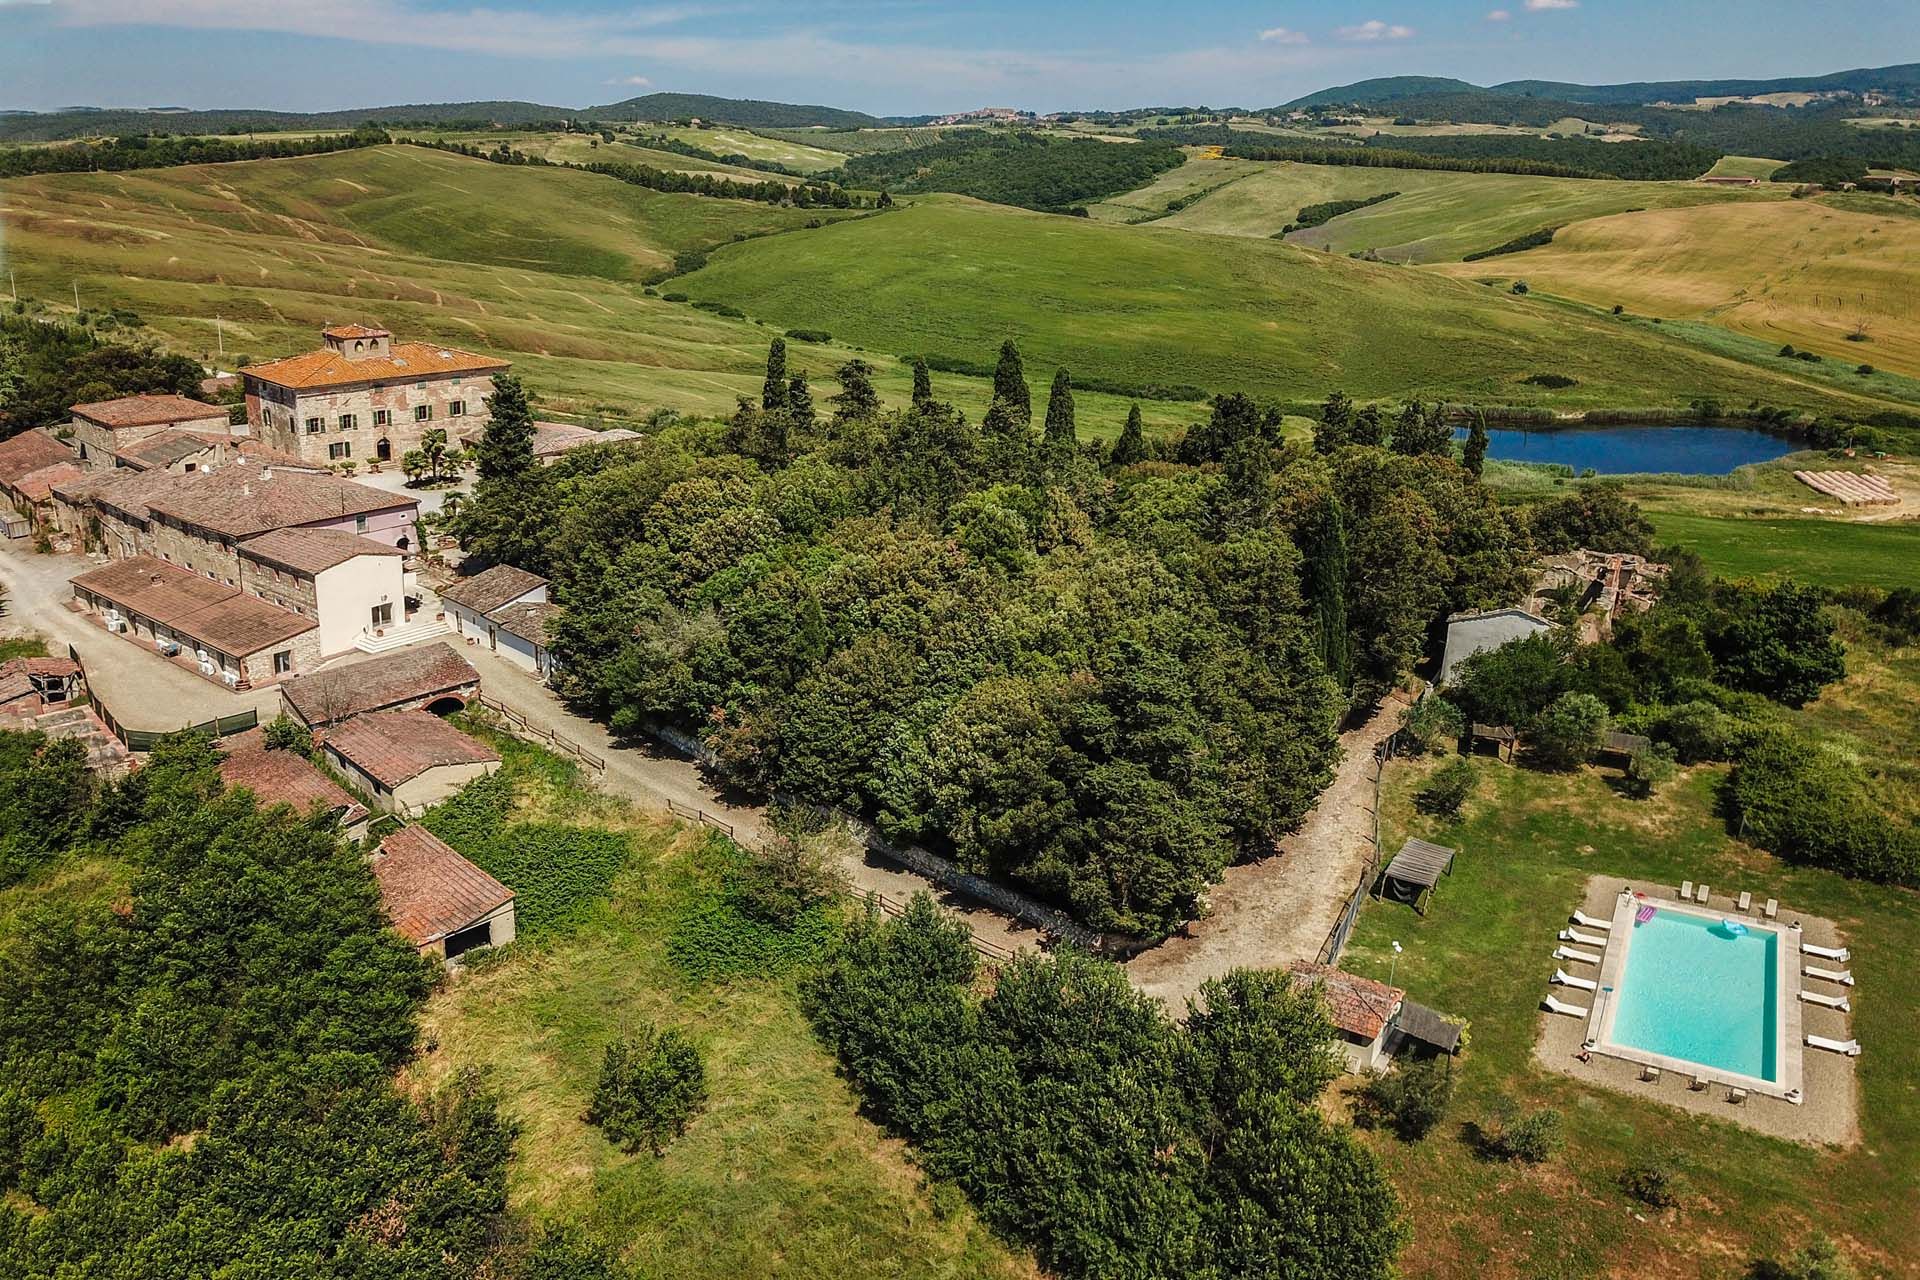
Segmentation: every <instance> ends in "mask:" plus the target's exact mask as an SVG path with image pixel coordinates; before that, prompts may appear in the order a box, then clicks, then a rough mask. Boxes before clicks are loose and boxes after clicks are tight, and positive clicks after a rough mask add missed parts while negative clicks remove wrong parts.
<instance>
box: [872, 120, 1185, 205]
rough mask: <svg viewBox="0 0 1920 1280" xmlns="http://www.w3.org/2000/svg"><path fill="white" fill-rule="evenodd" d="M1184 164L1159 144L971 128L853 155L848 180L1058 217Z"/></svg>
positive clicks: (1176, 151)
mask: <svg viewBox="0 0 1920 1280" xmlns="http://www.w3.org/2000/svg"><path fill="white" fill-rule="evenodd" d="M1184 163H1186V155H1185V154H1184V153H1183V152H1181V151H1180V150H1179V149H1178V148H1177V147H1171V146H1167V145H1164V144H1159V145H1150V144H1145V143H1143V144H1141V145H1138V146H1118V145H1115V144H1113V143H1110V142H1100V141H1096V140H1093V139H1084V138H1083V139H1074V140H1071V141H1061V140H1058V139H1053V138H1048V137H1045V136H1042V135H1040V134H1036V133H1032V132H1027V131H1020V130H1014V131H1006V130H969V131H966V132H964V133H950V134H947V135H945V136H944V137H942V138H941V140H940V141H938V142H935V143H931V144H929V145H927V146H923V147H910V148H907V149H905V150H900V151H876V152H870V153H868V154H866V155H856V156H851V157H849V158H848V160H847V163H846V178H847V181H848V182H849V183H852V184H854V185H857V186H868V187H880V188H883V189H887V190H891V191H897V192H925V191H950V192H954V193H957V194H959V195H967V196H973V197H975V198H976V199H980V200H989V201H992V202H993V203H995V204H1010V205H1017V206H1019V207H1021V208H1023V209H1040V210H1046V211H1056V212H1057V211H1063V210H1069V209H1075V208H1078V207H1080V206H1082V205H1084V204H1086V203H1087V202H1089V201H1093V200H1098V199H1100V198H1102V197H1104V196H1109V195H1112V194H1113V193H1114V192H1116V191H1130V190H1132V189H1133V188H1135V187H1139V186H1143V185H1145V184H1146V183H1148V182H1151V181H1152V180H1153V179H1154V178H1155V177H1157V176H1158V175H1160V174H1162V173H1164V172H1166V171H1167V170H1169V169H1176V168H1178V167H1179V166H1180V165H1182V164H1184Z"/></svg>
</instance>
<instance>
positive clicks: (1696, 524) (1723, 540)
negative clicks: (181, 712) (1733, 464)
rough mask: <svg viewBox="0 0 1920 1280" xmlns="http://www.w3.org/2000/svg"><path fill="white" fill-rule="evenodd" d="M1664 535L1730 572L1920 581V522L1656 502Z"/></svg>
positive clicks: (1654, 516)
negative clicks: (1727, 511) (1714, 511)
mask: <svg viewBox="0 0 1920 1280" xmlns="http://www.w3.org/2000/svg"><path fill="white" fill-rule="evenodd" d="M1647 517H1648V519H1650V520H1652V521H1653V527H1654V529H1655V530H1656V531H1657V532H1658V534H1659V538H1660V541H1662V542H1673V543H1679V544H1680V545H1681V546H1686V547H1691V548H1693V549H1694V550H1695V551H1697V552H1699V553H1700V555H1701V557H1702V558H1703V559H1705V560H1706V561H1707V563H1708V564H1709V565H1711V566H1712V567H1713V569H1714V570H1715V572H1717V573H1720V574H1722V575H1725V576H1728V577H1763V576H1766V575H1769V574H1783V575H1787V576H1790V577H1794V578H1798V579H1800V580H1801V581H1802V582H1812V583H1818V584H1819V585H1821V586H1828V587H1842V586H1848V585H1851V584H1854V583H1865V584H1868V585H1871V586H1877V587H1888V588H1892V587H1920V524H1910V523H1907V524H1856V523H1849V522H1847V521H1843V520H1819V519H1796V518H1793V517H1790V516H1779V517H1773V516H1767V517H1759V516H1756V517H1741V516H1711V515H1694V514H1688V513H1684V512H1679V511H1666V510H1658V509H1654V510H1649V511H1648V512H1647Z"/></svg>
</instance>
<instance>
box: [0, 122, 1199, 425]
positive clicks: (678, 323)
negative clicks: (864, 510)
mask: <svg viewBox="0 0 1920 1280" xmlns="http://www.w3.org/2000/svg"><path fill="white" fill-rule="evenodd" d="M479 208H484V209H485V211H486V216H485V217H484V218H482V217H477V216H475V211H476V209H479ZM823 216H826V217H831V216H834V215H832V214H830V213H829V214H823V213H822V211H820V210H791V209H784V210H783V209H777V208H773V207H771V206H768V205H764V204H757V203H753V202H748V201H735V200H710V199H705V198H703V197H699V196H686V195H664V194H660V193H656V192H651V191H646V190H643V189H641V188H638V187H630V186H626V185H624V184H622V183H619V182H615V181H613V180H612V179H609V178H602V177H598V176H595V175H592V174H582V173H572V172H568V171H565V170H554V169H537V168H528V167H513V166H506V165H495V164H489V163H487V162H486V161H482V160H475V159H471V158H468V157H464V156H459V155H453V154H451V153H448V152H442V151H431V150H427V149H424V148H417V147H382V148H375V149H369V150H364V151H353V152H342V153H338V154H335V155H327V156H308V157H302V158H299V159H293V160H263V161H251V162H247V163H242V164H231V165H214V166H198V167H190V168H177V169H158V170H149V171H143V172H139V173H130V174H70V175H59V176H50V177H42V178H30V179H19V180H15V181H11V182H7V183H4V184H0V231H3V232H4V238H0V249H3V250H4V256H5V259H6V261H5V262H4V264H0V265H4V266H5V267H6V268H8V269H10V270H12V271H13V272H14V273H15V275H16V277H17V280H18V283H19V288H20V292H21V295H22V297H24V298H26V299H28V300H29V301H30V302H32V303H33V304H34V305H35V307H36V309H37V313H39V314H45V315H48V316H51V317H54V318H61V317H71V315H72V309H71V302H70V299H71V296H72V295H71V293H70V288H71V285H72V284H73V283H74V282H77V283H78V284H79V286H80V292H81V297H82V301H83V303H84V304H85V305H87V306H90V307H104V306H115V307H124V308H129V309H131V310H133V311H135V312H137V313H139V314H140V315H141V316H142V317H143V318H144V319H145V321H146V323H147V325H148V326H149V328H148V333H149V335H150V336H152V337H155V338H158V339H160V340H162V341H164V342H165V343H166V344H167V345H169V346H171V347H172V348H174V349H175V350H179V351H184V352H186V353H189V354H191V355H195V356H198V357H201V358H203V359H206V360H208V361H210V362H214V361H216V358H217V356H216V342H215V318H216V317H219V318H220V320H221V321H222V327H223V329H224V333H225V343H226V353H227V359H226V360H225V361H224V362H223V363H225V364H227V365H228V366H230V365H231V363H232V359H233V357H234V356H236V355H239V354H248V355H251V356H253V357H254V358H256V359H265V358H268V357H273V356H280V355H288V354H292V353H294V352H297V351H305V350H308V349H310V348H311V347H313V346H314V345H315V343H316V342H317V341H318V339H317V337H316V333H317V330H318V329H319V328H320V327H321V326H323V325H325V324H329V323H334V322H338V321H341V320H344V319H347V318H365V319H372V320H377V321H379V322H380V323H382V324H385V325H386V326H388V327H389V328H392V329H394V330H395V331H396V332H399V333H403V334H407V335H410V336H421V337H426V338H428V339H431V340H434V341H440V342H447V343H451V344H455V345H460V346H466V347H470V348H474V349H478V350H482V351H488V352H496V353H499V354H502V355H506V356H508V357H510V358H511V359H512V360H513V361H514V363H515V365H516V367H517V368H519V370H520V371H521V372H522V373H523V374H524V375H525V376H526V378H527V379H528V382H529V385H530V386H531V387H532V388H533V389H534V390H535V391H536V392H537V393H539V394H540V395H541V397H542V400H541V404H542V405H543V406H545V407H547V408H552V409H556V410H563V411H572V412H578V413H585V414H598V415H604V416H607V417H611V418H615V419H634V418H638V417H641V416H644V415H645V414H647V413H648V412H650V411H651V410H653V409H656V408H670V409H675V410H678V411H680V412H683V413H724V412H727V411H728V410H730V409H731V408H732V407H733V404H734V401H735V398H736V397H737V396H741V395H749V396H757V395H758V394H759V390H760V382H761V377H762V374H763V372H764V367H765V361H766V348H767V343H768V341H769V340H770V339H771V338H772V337H773V336H774V335H775V334H777V333H778V332H779V330H777V329H776V330H771V331H769V330H768V329H767V328H765V327H763V326H761V325H758V324H755V323H753V322H752V321H751V320H739V319H730V318H727V317H723V316H719V315H715V314H713V313H711V312H707V311H701V310H696V309H694V308H693V307H690V306H687V305H684V304H676V303H670V302H667V301H664V300H663V299H660V298H652V297H647V296H645V294H644V292H643V291H642V289H641V288H640V287H639V284H640V282H641V281H643V280H645V279H647V278H648V277H649V276H651V275H653V274H654V273H656V272H659V271H662V270H665V269H667V268H668V266H669V265H670V264H671V262H672V260H673V257H674V255H675V254H676V253H678V252H680V251H682V250H696V251H704V250H711V249H713V248H715V247H716V246H718V245H720V244H722V243H726V242H730V241H732V240H733V239H734V237H736V236H757V235H761V234H764V233H767V232H772V231H780V230H791V229H794V228H799V227H804V225H805V223H806V222H808V221H812V220H815V219H818V218H821V217H823ZM662 291H663V292H666V291H671V286H663V289H662ZM818 327H822V328H827V329H829V330H832V329H836V328H837V327H838V326H837V325H835V324H834V323H832V321H831V319H829V321H828V323H826V324H824V325H820V326H818ZM998 342H999V337H998V336H996V337H995V338H994V340H993V343H992V344H990V345H989V346H988V347H986V348H984V349H983V350H981V351H979V352H974V353H969V354H970V355H971V356H973V357H974V358H979V359H991V358H992V355H993V348H994V347H996V346H997V345H998ZM855 354H857V353H856V352H855V351H853V350H852V349H851V348H849V347H847V346H845V345H843V344H840V345H816V344H811V343H795V344H793V352H792V356H791V362H792V363H793V364H794V365H795V367H797V368H801V369H805V370H806V372H807V373H808V375H809V376H810V377H812V378H814V380H815V385H816V386H818V387H820V388H821V391H822V392H823V393H824V392H829V391H831V390H832V389H833V388H832V387H831V386H821V384H822V383H823V382H824V381H825V380H826V379H827V378H828V376H829V375H830V373H831V371H832V370H833V369H835V368H838V367H839V366H840V365H841V364H843V363H844V362H845V361H846V360H848V359H849V358H851V357H852V356H853V355H855ZM867 358H868V359H870V360H871V361H872V362H873V363H874V364H875V365H876V366H878V369H879V373H878V376H877V379H876V385H877V387H878V389H879V391H880V393H881V395H882V397H883V398H885V399H887V400H888V401H890V402H892V403H905V402H906V400H907V398H908V394H909V392H910V390H911V377H910V372H909V370H908V369H906V368H905V367H903V366H901V365H900V364H899V363H898V362H897V361H895V360H893V359H892V358H891V357H888V356H884V355H880V354H874V353H869V354H868V356H867ZM1049 376H1050V371H1035V372H1034V374H1033V377H1034V380H1035V381H1036V383H1037V387H1036V394H1044V391H1045V387H1046V379H1047V378H1048V377H1049ZM936 387H937V389H938V391H939V393H940V394H941V395H942V396H944V397H947V398H950V399H952V400H954V401H955V402H956V403H958V404H960V405H961V406H962V407H964V408H965V409H966V410H967V412H968V413H969V415H971V416H972V417H973V418H974V419H975V420H976V421H977V420H978V418H979V416H980V414H981V413H982V412H984V410H985V406H986V403H987V400H988V398H989V395H990V386H989V384H988V383H987V382H986V381H985V380H982V379H974V378H962V377H958V376H952V375H939V376H937V377H936ZM1078 400H1079V408H1080V421H1081V425H1082V427H1083V429H1084V430H1085V431H1086V432H1087V433H1088V434H1090V435H1115V434H1118V432H1119V430H1120V424H1121V423H1122V422H1123V421H1124V420H1125V418H1126V414H1127V407H1128V403H1127V401H1125V400H1123V399H1120V398H1118V397H1113V396H1101V395H1093V394H1087V395H1082V396H1080V397H1078ZM1142 407H1143V409H1144V410H1145V418H1146V422H1147V426H1148V428H1149V430H1160V431H1164V430H1168V429H1172V428H1174V427H1178V426H1184V425H1185V424H1187V423H1189V422H1191V421H1193V420H1194V418H1195V417H1196V416H1198V415H1199V414H1200V413H1201V412H1202V410H1201V409H1200V408H1198V407H1196V406H1192V405H1183V404H1175V403H1168V402H1148V403H1146V404H1144V405H1143V406H1142Z"/></svg>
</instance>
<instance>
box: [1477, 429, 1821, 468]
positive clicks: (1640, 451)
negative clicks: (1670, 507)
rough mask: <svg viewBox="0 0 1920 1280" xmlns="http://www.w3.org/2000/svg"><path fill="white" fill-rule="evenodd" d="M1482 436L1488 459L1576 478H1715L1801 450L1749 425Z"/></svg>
mask: <svg viewBox="0 0 1920 1280" xmlns="http://www.w3.org/2000/svg"><path fill="white" fill-rule="evenodd" d="M1455 435H1456V438H1458V439H1462V440H1464V439H1466V435H1467V433H1466V431H1465V430H1464V429H1462V430H1460V431H1458V432H1456V433H1455ZM1487 435H1488V436H1489V437H1490V439H1489V442H1488V446H1487V456H1488V457H1489V458H1499V459H1501V460H1502V461H1506V462H1557V463H1562V464H1564V465H1566V466H1569V467H1572V468H1573V471H1574V474H1575V475H1578V474H1580V473H1581V472H1582V471H1585V470H1587V469H1588V468H1589V467H1591V468H1592V469H1593V470H1594V471H1596V472H1598V473H1599V474H1601V475H1626V474H1632V473H1634V472H1662V471H1665V472H1673V473H1676V474H1679V475H1689V476H1718V475H1725V474H1727V473H1728V472H1730V471H1732V470H1733V469H1734V468H1735V467H1743V466H1745V465H1747V464H1748V463H1750V462H1767V461H1770V460H1772V459H1774V458H1778V457H1781V456H1783V455H1785V454H1789V453H1792V452H1793V451H1794V450H1795V449H1798V448H1800V447H1801V445H1800V444H1798V443H1797V442H1796V441H1794V440H1792V439H1789V438H1788V437H1786V436H1777V435H1772V434H1770V433H1768V432H1765V431H1755V430H1753V429H1752V428H1751V427H1709V426H1687V425H1675V426H1661V427H1632V426H1620V427H1552V428H1546V429H1535V430H1532V431H1522V430H1520V429H1519V428H1517V427H1498V428H1494V429H1491V430H1489V431H1488V432H1487Z"/></svg>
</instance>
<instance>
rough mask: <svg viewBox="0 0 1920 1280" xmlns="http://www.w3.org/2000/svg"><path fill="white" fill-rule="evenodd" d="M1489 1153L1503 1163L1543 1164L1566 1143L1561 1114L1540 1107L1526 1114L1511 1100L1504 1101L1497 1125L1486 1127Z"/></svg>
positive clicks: (1495, 1115)
mask: <svg viewBox="0 0 1920 1280" xmlns="http://www.w3.org/2000/svg"><path fill="white" fill-rule="evenodd" d="M1483 1133H1484V1134H1485V1143H1484V1145H1485V1147H1486V1150H1487V1153H1488V1154H1489V1155H1492V1156H1493V1157H1494V1158H1496V1159H1499V1160H1519V1161H1523V1162H1524V1163H1526V1164H1543V1163H1545V1162H1546V1161H1547V1160H1548V1159H1549V1158H1551V1157H1552V1155H1553V1153H1554V1152H1556V1151H1558V1150H1559V1149H1560V1148H1561V1146H1562V1145H1563V1143H1564V1142H1565V1136H1564V1135H1563V1134H1562V1133H1561V1132H1560V1113H1559V1112H1558V1111H1555V1110H1554V1109H1553V1108H1552V1107H1539V1108H1537V1109H1535V1110H1533V1111H1528V1112H1525V1113H1522V1112H1521V1111H1520V1110H1519V1108H1518V1107H1517V1106H1515V1105H1514V1103H1513V1102H1512V1100H1511V1099H1505V1098H1503V1099H1501V1101H1500V1104H1499V1105H1498V1106H1497V1107H1496V1108H1495V1110H1494V1116H1493V1121H1492V1123H1491V1124H1489V1125H1487V1126H1484V1127H1483Z"/></svg>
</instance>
